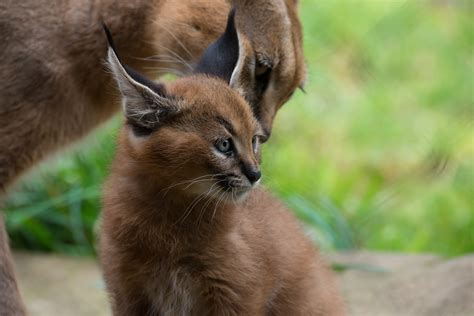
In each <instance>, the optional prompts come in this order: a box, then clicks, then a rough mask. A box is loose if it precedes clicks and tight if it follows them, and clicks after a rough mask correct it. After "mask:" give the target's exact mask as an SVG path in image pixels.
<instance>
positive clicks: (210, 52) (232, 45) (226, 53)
mask: <svg viewBox="0 0 474 316" xmlns="http://www.w3.org/2000/svg"><path fill="white" fill-rule="evenodd" d="M238 60H239V38H238V35H237V29H236V28H235V9H232V10H231V11H230V13H229V17H228V19H227V27H226V29H225V32H224V34H222V36H221V37H219V38H218V39H217V40H216V41H215V42H214V43H212V44H211V45H210V46H209V47H208V48H207V49H206V51H205V52H204V53H203V55H202V57H201V60H200V61H199V62H198V64H197V66H196V67H195V69H194V72H196V73H203V74H208V75H212V76H216V77H219V78H222V79H223V80H224V81H225V82H227V83H230V80H231V77H232V74H233V72H234V70H235V67H236V65H237V61H238Z"/></svg>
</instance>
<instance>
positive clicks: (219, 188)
mask: <svg viewBox="0 0 474 316" xmlns="http://www.w3.org/2000/svg"><path fill="white" fill-rule="evenodd" d="M107 33H108V32H107ZM107 35H108V37H109V42H110V44H111V45H110V47H109V51H108V63H109V67H110V69H111V70H112V73H113V75H114V77H115V79H116V81H117V83H118V87H119V90H120V92H121V93H122V96H123V102H122V104H123V110H124V114H125V118H126V124H125V127H124V129H123V132H122V136H121V144H120V148H119V155H122V156H123V155H125V156H126V160H124V161H126V163H127V164H129V165H132V166H133V168H134V170H135V171H136V172H139V174H141V175H143V177H144V179H145V178H146V179H148V180H147V181H156V183H160V184H161V185H162V186H163V185H164V186H166V189H171V188H173V189H177V190H182V191H183V192H184V193H189V194H191V195H199V194H202V195H207V196H210V197H211V198H216V199H217V198H221V197H222V198H227V199H231V198H236V199H239V198H241V197H243V196H245V193H247V192H248V191H249V190H250V189H252V188H253V187H254V186H255V185H256V184H258V182H259V180H260V176H261V174H260V168H259V163H260V148H259V144H260V141H261V139H262V138H263V137H264V134H263V131H262V129H261V127H260V125H259V123H258V121H257V120H256V119H255V117H254V115H253V112H252V109H251V107H250V105H249V104H248V103H247V102H246V101H245V100H244V99H243V97H241V96H240V95H239V94H238V93H237V92H236V91H234V90H232V89H231V88H230V86H229V81H230V78H231V75H232V72H233V70H234V67H235V66H236V62H237V56H238V43H237V34H236V32H235V27H234V24H233V14H232V13H231V15H230V18H229V23H228V26H227V29H226V32H225V33H224V35H223V36H222V37H221V38H220V39H218V40H217V41H216V42H215V43H214V44H212V45H211V46H210V47H209V48H208V50H207V51H206V52H205V53H204V55H203V58H202V60H201V62H200V63H199V65H198V66H197V68H196V73H195V74H194V75H192V76H189V77H184V78H181V79H177V80H176V81H174V82H173V83H170V84H166V85H165V84H162V83H156V82H153V81H151V80H149V79H147V78H145V77H144V76H143V75H141V74H139V73H137V72H136V71H134V70H133V69H131V68H129V67H127V66H126V65H123V64H122V63H121V62H120V59H119V57H118V55H117V52H116V51H115V49H114V48H113V44H112V39H111V36H110V34H107Z"/></svg>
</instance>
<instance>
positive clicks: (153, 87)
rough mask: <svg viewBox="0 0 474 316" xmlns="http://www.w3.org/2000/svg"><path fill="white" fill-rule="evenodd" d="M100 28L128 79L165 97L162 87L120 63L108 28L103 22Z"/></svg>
mask: <svg viewBox="0 0 474 316" xmlns="http://www.w3.org/2000/svg"><path fill="white" fill-rule="evenodd" d="M102 28H103V29H104V32H105V36H106V37H107V42H108V43H109V47H110V48H111V49H112V51H113V52H114V54H115V56H116V57H117V60H118V62H119V63H120V64H121V65H122V67H123V68H124V69H125V71H126V73H127V74H128V75H129V76H130V78H132V79H133V80H135V81H136V82H138V83H140V84H142V85H144V86H147V87H148V88H150V89H151V90H153V91H154V92H156V93H158V94H160V95H165V94H166V92H165V87H164V85H162V84H159V83H156V82H153V81H152V80H150V79H148V78H147V77H145V76H144V75H142V74H141V73H139V72H138V71H136V70H135V69H133V68H132V67H129V66H127V65H125V64H124V63H122V60H121V59H120V57H119V54H118V52H117V48H116V47H115V43H114V39H113V38H112V34H111V33H110V30H109V28H108V27H107V25H106V24H105V23H104V22H102Z"/></svg>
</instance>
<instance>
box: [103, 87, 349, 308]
mask: <svg viewBox="0 0 474 316" xmlns="http://www.w3.org/2000/svg"><path fill="white" fill-rule="evenodd" d="M169 91H170V93H171V94H172V95H179V96H183V98H184V101H182V102H183V104H185V105H186V110H183V112H185V114H183V115H182V116H179V117H178V118H176V119H175V120H173V121H172V123H167V124H165V125H164V126H162V127H160V128H159V129H158V131H157V132H155V133H154V134H152V135H151V136H150V137H149V138H146V139H141V138H139V139H137V138H136V137H135V136H133V135H132V134H133V133H132V132H131V129H130V127H129V126H125V127H124V128H123V130H122V132H121V134H120V138H119V145H118V152H117V155H116V159H115V162H114V164H113V167H112V174H111V176H110V178H109V179H108V181H107V184H106V187H105V190H104V208H103V214H102V219H103V222H102V233H101V251H100V252H101V262H102V267H103V270H104V273H105V279H106V283H107V287H108V289H109V291H110V292H111V297H112V300H113V308H114V313H115V314H116V315H149V314H157V315H341V314H342V313H343V312H342V310H343V307H342V306H343V304H342V302H341V300H340V298H339V296H338V294H337V291H336V289H335V287H334V284H333V280H332V279H331V276H330V272H329V270H328V269H327V268H326V266H325V265H324V264H323V263H322V262H321V260H320V259H319V257H318V255H317V253H316V251H315V249H314V247H313V245H312V244H311V242H310V241H309V240H308V239H307V238H306V237H305V236H304V235H303V234H302V232H301V229H300V227H299V225H298V223H297V221H296V220H295V219H294V218H293V216H292V215H290V213H289V212H288V211H287V209H286V208H284V207H283V206H282V205H281V203H279V202H278V201H277V200H276V199H275V198H273V197H272V196H271V195H270V194H269V193H267V191H265V190H264V189H262V188H257V189H255V190H253V191H251V192H250V193H249V196H248V197H247V199H246V200H245V201H243V202H240V203H235V202H233V201H232V199H231V198H229V197H227V198H223V193H222V192H220V191H218V190H212V186H213V184H214V183H215V180H212V179H209V178H207V181H205V183H203V182H202V181H201V182H199V180H197V181H198V182H197V183H196V184H195V185H190V184H191V183H192V182H191V181H189V180H192V179H195V178H198V177H200V176H203V175H206V174H208V173H209V172H210V171H209V169H208V167H207V166H208V165H209V164H211V166H212V168H218V170H221V169H220V168H223V167H216V166H215V165H216V164H217V165H219V163H216V162H215V160H216V158H215V157H213V154H212V151H211V150H210V147H211V145H210V142H208V140H209V139H212V135H219V134H222V131H221V130H222V126H219V125H218V124H216V123H213V122H215V121H216V117H217V116H220V117H223V118H225V119H227V120H228V121H229V122H230V123H231V124H232V125H233V126H234V130H235V131H236V137H238V139H239V140H238V141H239V142H242V143H243V142H244V141H245V142H247V144H248V142H250V140H251V138H252V135H253V132H254V131H255V130H256V129H257V127H256V122H254V121H253V118H252V115H251V113H250V111H249V110H248V109H247V108H246V106H245V103H244V102H243V100H241V99H240V98H237V97H236V96H235V95H234V93H233V92H232V91H231V90H230V89H228V88H226V87H225V84H224V83H222V82H218V81H217V80H212V79H209V78H189V79H181V80H179V81H178V82H176V83H174V84H173V85H172V86H170V87H169ZM249 155H252V154H251V146H247V147H245V150H244V153H243V156H244V157H245V156H249ZM254 159H257V158H254ZM224 170H226V169H224ZM231 170H232V171H233V172H236V171H234V170H233V169H231ZM226 171H227V170H226ZM198 179H199V178H198ZM201 179H202V178H201ZM177 183H181V185H176V184H177ZM217 187H218V186H217ZM217 187H216V186H214V188H217ZM210 188H211V189H210ZM208 190H210V192H209V193H208V195H206V196H207V197H206V198H203V199H202V200H201V201H199V202H197V203H195V204H194V205H193V202H196V197H197V196H198V195H199V194H198V193H196V192H201V193H203V192H204V193H205V192H206V191H208ZM216 192H217V193H216ZM219 197H220V198H221V199H219Z"/></svg>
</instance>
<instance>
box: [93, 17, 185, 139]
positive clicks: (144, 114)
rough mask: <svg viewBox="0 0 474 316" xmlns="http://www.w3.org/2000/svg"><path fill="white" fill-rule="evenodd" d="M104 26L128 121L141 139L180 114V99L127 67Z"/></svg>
mask: <svg viewBox="0 0 474 316" xmlns="http://www.w3.org/2000/svg"><path fill="white" fill-rule="evenodd" d="M102 25H103V28H104V32H105V34H106V37H107V41H108V44H109V46H108V52H107V65H108V68H109V69H110V71H111V72H112V74H113V77H114V79H115V81H116V82H117V85H118V88H119V90H120V93H121V94H122V107H123V112H124V115H125V118H126V119H127V122H128V123H129V124H130V125H131V126H132V127H133V130H134V132H135V134H136V135H137V136H145V135H147V134H150V133H151V132H152V131H153V130H155V129H156V128H157V127H158V126H159V124H160V123H162V121H163V120H165V119H166V118H169V117H170V116H171V115H173V114H176V113H178V112H179V100H178V99H176V98H174V97H172V96H169V95H168V94H167V93H166V89H165V86H164V85H163V84H160V83H155V82H153V81H151V80H150V79H148V78H147V77H145V76H144V75H142V74H140V73H139V72H138V71H136V70H134V69H133V68H131V67H128V66H127V65H125V64H123V63H122V62H121V60H120V58H119V55H118V53H117V49H116V46H115V44H114V41H113V38H112V34H111V33H110V30H109V29H108V28H107V26H106V25H105V24H104V23H103V24H102Z"/></svg>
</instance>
